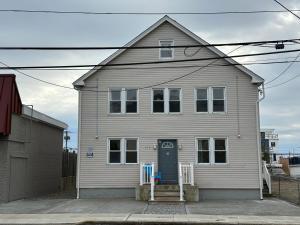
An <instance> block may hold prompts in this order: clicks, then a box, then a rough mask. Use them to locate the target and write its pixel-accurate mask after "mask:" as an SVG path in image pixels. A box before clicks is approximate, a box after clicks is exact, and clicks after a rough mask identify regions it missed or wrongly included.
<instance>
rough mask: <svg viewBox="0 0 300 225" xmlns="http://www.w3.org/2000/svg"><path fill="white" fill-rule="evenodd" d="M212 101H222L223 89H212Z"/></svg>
mask: <svg viewBox="0 0 300 225" xmlns="http://www.w3.org/2000/svg"><path fill="white" fill-rule="evenodd" d="M213 96H214V99H224V88H213Z"/></svg>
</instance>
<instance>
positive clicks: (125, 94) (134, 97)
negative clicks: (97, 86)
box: [109, 88, 138, 114]
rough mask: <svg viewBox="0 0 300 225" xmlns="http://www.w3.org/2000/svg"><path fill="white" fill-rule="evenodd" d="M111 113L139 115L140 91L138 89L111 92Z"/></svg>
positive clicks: (113, 90)
mask: <svg viewBox="0 0 300 225" xmlns="http://www.w3.org/2000/svg"><path fill="white" fill-rule="evenodd" d="M109 112H110V113H119V114H120V113H137V112H138V90H137V89H125V88H120V89H111V90H110V91H109Z"/></svg>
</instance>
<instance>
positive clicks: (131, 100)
mask: <svg viewBox="0 0 300 225" xmlns="http://www.w3.org/2000/svg"><path fill="white" fill-rule="evenodd" d="M126 113H137V90H136V89H127V90H126Z"/></svg>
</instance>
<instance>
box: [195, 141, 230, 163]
mask: <svg viewBox="0 0 300 225" xmlns="http://www.w3.org/2000/svg"><path fill="white" fill-rule="evenodd" d="M196 151H197V156H196V157H197V158H196V161H197V163H199V164H222V163H223V164H224V163H227V161H228V159H227V138H212V137H210V138H197V139H196Z"/></svg>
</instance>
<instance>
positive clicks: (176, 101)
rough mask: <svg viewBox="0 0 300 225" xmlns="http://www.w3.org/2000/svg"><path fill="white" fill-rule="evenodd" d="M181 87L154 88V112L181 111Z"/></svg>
mask: <svg viewBox="0 0 300 225" xmlns="http://www.w3.org/2000/svg"><path fill="white" fill-rule="evenodd" d="M181 99H182V96H181V89H180V88H156V89H153V90H152V112H153V113H180V112H181Z"/></svg>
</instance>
